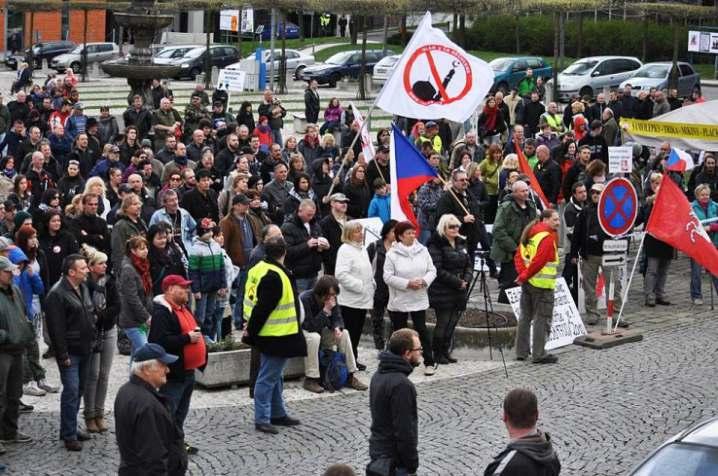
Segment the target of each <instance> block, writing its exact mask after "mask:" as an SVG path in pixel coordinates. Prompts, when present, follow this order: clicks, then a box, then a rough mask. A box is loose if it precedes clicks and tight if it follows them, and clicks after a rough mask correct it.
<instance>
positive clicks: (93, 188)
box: [83, 177, 112, 220]
mask: <svg viewBox="0 0 718 476" xmlns="http://www.w3.org/2000/svg"><path fill="white" fill-rule="evenodd" d="M86 193H92V194H94V195H97V196H98V197H99V199H100V200H99V203H98V207H97V215H98V216H99V217H100V218H102V219H103V220H107V214H108V213H110V210H111V209H112V206H111V205H110V201H109V200H108V199H107V186H106V185H105V182H104V181H103V180H102V179H101V178H100V177H91V178H89V179H88V180H87V182H85V191H84V192H83V195H84V194H86Z"/></svg>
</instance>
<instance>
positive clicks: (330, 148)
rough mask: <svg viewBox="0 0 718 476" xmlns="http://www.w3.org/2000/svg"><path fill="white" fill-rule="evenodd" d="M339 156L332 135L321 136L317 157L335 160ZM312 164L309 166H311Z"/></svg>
mask: <svg viewBox="0 0 718 476" xmlns="http://www.w3.org/2000/svg"><path fill="white" fill-rule="evenodd" d="M338 156H339V147H337V141H336V139H335V138H334V134H329V133H327V134H324V135H323V136H322V145H321V146H320V147H319V157H331V158H332V159H336V158H337V157H338ZM311 165H312V164H309V166H311Z"/></svg>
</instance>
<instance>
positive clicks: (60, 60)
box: [50, 42, 120, 73]
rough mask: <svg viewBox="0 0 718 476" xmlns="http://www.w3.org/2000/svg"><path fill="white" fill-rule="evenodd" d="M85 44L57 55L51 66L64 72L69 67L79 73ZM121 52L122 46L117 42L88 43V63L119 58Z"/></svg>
mask: <svg viewBox="0 0 718 476" xmlns="http://www.w3.org/2000/svg"><path fill="white" fill-rule="evenodd" d="M83 48H84V45H78V46H77V48H75V49H74V50H72V51H70V52H69V53H65V54H62V55H60V56H56V57H54V58H53V59H52V61H51V62H50V68H52V69H54V70H56V71H58V72H60V73H61V72H63V71H65V70H66V69H67V68H72V71H74V72H75V73H79V72H80V71H81V69H82V51H83ZM119 54H120V48H119V46H117V44H116V43H110V42H108V43H87V64H88V65H89V64H92V63H99V62H101V61H105V60H109V59H114V58H117V57H118V56H119Z"/></svg>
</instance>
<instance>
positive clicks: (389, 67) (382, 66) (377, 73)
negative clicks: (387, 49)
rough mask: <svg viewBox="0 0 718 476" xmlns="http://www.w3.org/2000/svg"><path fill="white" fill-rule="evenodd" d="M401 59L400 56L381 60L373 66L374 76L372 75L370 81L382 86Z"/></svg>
mask: <svg viewBox="0 0 718 476" xmlns="http://www.w3.org/2000/svg"><path fill="white" fill-rule="evenodd" d="M400 59H401V55H391V56H387V57H386V58H382V59H381V60H380V61H379V62H378V63H377V64H376V65H375V66H374V74H372V77H371V80H372V82H373V83H376V84H384V83H385V82H386V81H387V80H388V79H389V76H391V73H392V71H394V68H396V65H397V63H399V60H400Z"/></svg>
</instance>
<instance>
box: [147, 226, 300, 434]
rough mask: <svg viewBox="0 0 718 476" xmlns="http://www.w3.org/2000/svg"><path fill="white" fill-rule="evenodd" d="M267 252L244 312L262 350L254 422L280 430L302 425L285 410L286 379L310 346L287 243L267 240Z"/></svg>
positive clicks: (249, 335) (252, 274)
mask: <svg viewBox="0 0 718 476" xmlns="http://www.w3.org/2000/svg"><path fill="white" fill-rule="evenodd" d="M264 250H265V252H266V257H265V258H264V259H263V260H262V261H260V262H259V263H257V264H256V265H254V267H252V269H250V270H249V273H248V276H247V285H246V287H245V293H244V315H245V316H246V317H247V318H248V321H247V329H246V331H245V333H244V336H243V341H244V342H245V343H247V344H249V345H252V346H254V347H256V348H257V349H258V350H259V352H260V354H261V356H260V366H259V375H258V376H257V382H256V384H255V386H254V426H255V428H256V429H257V430H258V431H261V432H264V433H269V434H277V433H279V431H278V430H277V428H276V426H275V425H278V426H295V425H299V420H296V419H294V418H292V417H290V416H289V415H287V411H286V409H285V408H284V399H283V397H282V390H283V386H282V377H283V374H284V366H285V365H286V363H287V359H289V358H291V357H304V356H306V355H307V346H306V342H305V341H304V337H303V335H302V333H301V331H300V329H299V316H300V310H299V306H300V303H299V298H298V296H297V289H296V285H295V283H294V280H293V278H292V276H291V273H290V272H289V270H288V269H287V268H286V267H285V266H284V257H285V256H286V254H287V244H286V243H285V242H284V238H282V237H281V236H277V237H272V238H268V239H267V240H266V241H265V242H264ZM153 325H154V323H153Z"/></svg>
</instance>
